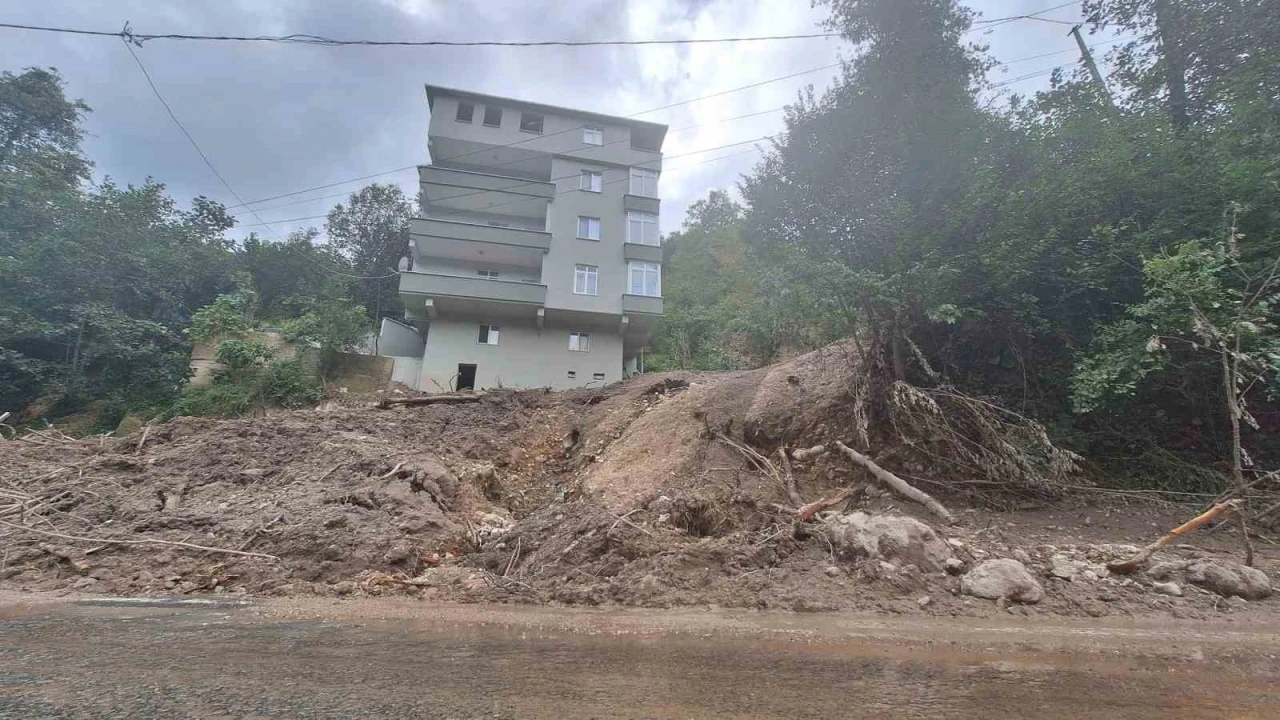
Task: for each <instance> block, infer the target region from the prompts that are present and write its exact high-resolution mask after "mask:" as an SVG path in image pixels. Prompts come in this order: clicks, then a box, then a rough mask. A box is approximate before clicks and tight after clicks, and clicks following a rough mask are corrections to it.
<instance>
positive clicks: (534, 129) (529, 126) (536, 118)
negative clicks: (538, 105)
mask: <svg viewBox="0 0 1280 720" xmlns="http://www.w3.org/2000/svg"><path fill="white" fill-rule="evenodd" d="M520 129H521V130H523V131H525V132H531V133H540V132H542V115H541V114H539V113H531V112H522V113H520Z"/></svg>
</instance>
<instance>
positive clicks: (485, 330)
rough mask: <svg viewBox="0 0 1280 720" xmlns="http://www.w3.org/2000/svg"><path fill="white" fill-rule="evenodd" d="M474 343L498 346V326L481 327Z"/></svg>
mask: <svg viewBox="0 0 1280 720" xmlns="http://www.w3.org/2000/svg"><path fill="white" fill-rule="evenodd" d="M476 342H478V343H480V344H481V345H497V344H498V326H497V325H481V326H480V333H479V335H478V336H477V337H476Z"/></svg>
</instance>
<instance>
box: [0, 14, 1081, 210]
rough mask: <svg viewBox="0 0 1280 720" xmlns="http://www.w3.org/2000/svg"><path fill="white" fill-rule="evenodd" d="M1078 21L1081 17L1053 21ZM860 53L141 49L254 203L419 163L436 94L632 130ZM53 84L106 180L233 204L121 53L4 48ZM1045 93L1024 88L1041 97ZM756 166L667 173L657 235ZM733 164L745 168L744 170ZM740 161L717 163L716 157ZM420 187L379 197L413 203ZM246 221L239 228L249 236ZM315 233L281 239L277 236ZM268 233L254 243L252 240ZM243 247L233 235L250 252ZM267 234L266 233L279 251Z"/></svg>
mask: <svg viewBox="0 0 1280 720" xmlns="http://www.w3.org/2000/svg"><path fill="white" fill-rule="evenodd" d="M972 4H973V5H974V6H975V7H977V8H978V9H979V10H981V11H982V12H983V13H984V14H985V16H987V17H994V16H1002V15H1010V14H1018V13H1025V12H1035V11H1038V10H1042V9H1044V8H1045V7H1049V6H1051V5H1053V4H1056V3H1053V2H1051V1H1050V0H1019V1H1017V2H1002V1H1000V0H981V1H978V2H974V3H972ZM1050 16H1051V17H1055V18H1059V19H1072V18H1075V17H1078V10H1077V9H1075V8H1064V9H1062V10H1059V11H1055V12H1054V13H1051V14H1050ZM823 17H824V12H823V11H822V10H821V9H819V10H813V9H810V8H808V7H806V6H805V4H802V3H797V2H794V1H793V0H758V1H756V2H750V3H747V2H741V1H740V0H580V1H579V2H575V3H561V2H550V1H547V2H530V1H525V2H513V1H510V0H485V2H452V1H449V2H446V1H444V0H385V1H383V2H361V3H350V2H343V1H341V0H309V1H304V0H280V1H277V2H260V1H254V0H240V1H238V2H236V1H223V2H217V3H213V2H209V3H205V2H201V3H174V2H162V1H161V0H121V1H118V2H113V3H94V4H84V3H79V2H74V1H73V0H47V1H45V2H40V3H17V2H9V3H7V4H0V18H3V20H4V21H6V22H17V23H30V24H43V25H64V26H73V27H87V28H93V29H105V30H116V29H119V28H120V27H121V26H122V25H123V23H124V21H125V20H126V19H128V20H131V21H132V22H133V24H134V26H135V29H136V30H137V31H138V32H186V33H225V34H271V35H274V34H284V33H291V32H298V33H310V34H315V35H325V36H330V37H339V38H378V39H427V38H432V39H436V38H439V39H502V40H524V39H542V38H557V39H602V38H634V39H642V38H649V37H659V36H669V37H722V36H730V35H753V34H776V33H784V32H785V33H791V32H812V31H814V30H815V29H816V26H817V23H819V22H820V21H821V20H822V18H823ZM1065 31H1066V28H1065V27H1064V26H1061V25H1050V24H1048V23H1036V22H1025V21H1024V22H1018V23H1011V24H1009V25H1002V26H1000V27H998V28H994V29H992V30H991V31H989V32H988V33H975V38H977V39H981V40H983V41H984V42H987V43H988V44H989V45H990V46H991V50H992V52H993V54H994V55H996V57H998V58H1001V59H1011V58H1015V57H1022V56H1026V55H1032V54H1037V53H1041V52H1049V51H1051V50H1057V49H1063V50H1070V49H1071V48H1072V47H1073V46H1072V44H1071V41H1070V38H1068V37H1067V36H1066V34H1065ZM842 49H843V50H844V52H846V53H847V52H848V50H847V48H845V47H844V46H843V45H842V44H841V43H838V42H835V41H822V40H812V41H789V42H774V43H759V44H752V45H716V46H705V45H700V46H693V47H688V46H686V47H644V48H538V49H509V48H358V47H350V48H327V47H317V46H303V45H276V44H248V43H237V44H232V43H201V42H172V41H154V42H149V43H147V44H146V45H145V46H144V47H143V48H141V49H136V50H135V51H136V52H137V53H138V56H139V57H140V58H141V59H142V61H143V62H144V63H145V64H146V66H147V68H148V70H149V71H150V72H151V74H152V77H153V78H154V80H155V82H156V85H157V86H158V87H159V88H160V91H161V92H162V93H163V94H164V95H165V98H166V99H167V100H168V101H169V103H170V105H172V106H173V109H174V111H175V113H176V114H177V115H178V117H179V118H180V119H181V120H182V121H183V123H184V124H185V125H186V127H187V129H188V130H189V131H190V132H191V133H192V135H193V136H194V137H195V138H196V140H197V141H198V142H199V143H200V145H201V147H202V148H203V149H204V151H205V152H206V154H207V155H209V157H210V158H211V159H212V161H213V162H214V164H215V166H216V167H217V168H218V169H219V171H220V172H221V173H222V175H223V176H224V177H226V178H227V180H228V181H229V182H230V183H231V184H232V186H233V187H234V188H235V189H236V191H237V192H238V193H239V194H240V196H241V197H243V198H244V199H246V200H253V199H258V198H263V197H268V196H273V195H279V194H282V193H288V192H293V191H295V190H300V189H303V188H307V187H312V186H317V185H323V184H327V183H333V182H337V181H341V180H345V179H349V178H352V177H356V176H360V175H368V174H372V173H377V172H382V171H386V170H390V169H392V168H396V167H400V166H406V165H411V164H414V163H419V162H425V161H426V159H427V156H426V128H427V120H428V116H427V108H426V102H425V97H424V95H423V90H422V85H423V83H426V82H431V83H438V84H443V85H450V86H456V87H464V88H472V89H475V90H478V91H482V92H486V93H492V94H497V95H510V96H515V97H520V98H527V99H531V100H538V101H542V102H547V103H552V104H558V105H567V106H571V107H580V108H584V109H591V110H597V111H600V112H606V113H612V114H622V115H625V114H630V113H635V112H639V111H642V110H645V109H648V108H652V107H656V106H659V105H664V104H666V103H670V102H675V101H679V100H683V99H687V98H692V97H697V96H701V95H705V94H708V93H713V92H717V91H719V90H724V89H728V88H732V87H737V86H741V85H745V84H748V83H752V82H756V81H759V80H762V79H766V78H770V77H778V76H781V75H785V74H788V73H793V72H799V71H802V70H806V69H809V68H814V67H818V66H820V65H824V64H829V63H832V62H835V60H836V58H837V57H838V55H839V53H840V52H841V51H842ZM1074 60H1075V56H1074V55H1073V54H1070V53H1064V54H1062V55H1059V56H1054V57H1051V58H1044V59H1041V60H1038V61H1028V62H1025V63H1020V64H1017V65H1015V66H1013V67H1010V68H1006V69H1001V70H998V71H997V73H998V74H996V75H993V78H995V79H997V80H999V79H1002V78H1009V77H1016V76H1017V75H1021V74H1024V73H1027V72H1033V71H1035V70H1039V69H1041V68H1044V67H1050V66H1052V65H1054V64H1058V63H1063V62H1072V61H1074ZM28 66H53V67H57V68H58V69H59V70H60V71H61V72H62V74H63V76H64V78H65V79H66V80H67V83H68V91H69V93H70V94H71V95H72V96H74V97H79V98H83V99H84V100H85V101H86V102H87V103H88V104H89V105H90V106H92V107H93V109H94V112H93V114H92V115H91V116H90V118H89V120H88V128H87V129H88V137H87V139H86V151H87V153H88V154H89V156H90V157H91V158H92V159H93V160H94V161H95V162H96V175H97V176H98V177H103V176H108V175H109V176H111V177H112V178H114V179H115V180H116V181H117V182H121V183H140V182H142V181H143V179H144V178H146V177H148V176H150V177H154V178H156V179H157V180H160V181H161V182H164V183H166V184H167V185H168V187H169V190H170V192H171V194H172V195H173V196H174V197H175V198H177V199H179V200H180V201H183V202H186V201H188V200H189V199H190V198H191V197H193V196H196V195H207V196H209V197H212V198H215V199H217V200H220V201H222V202H225V203H227V204H228V205H234V204H235V201H234V200H233V199H232V198H231V197H230V196H229V195H228V194H227V192H226V191H225V189H224V188H223V187H222V186H221V184H220V183H219V182H218V181H217V179H216V178H215V177H214V176H213V175H212V174H211V173H210V172H209V170H208V169H207V168H206V167H205V166H204V165H203V163H202V162H201V161H200V159H199V157H198V156H197V155H196V153H195V151H194V150H193V149H192V148H191V147H190V146H189V145H188V144H187V141H186V139H185V138H183V137H182V135H181V134H180V133H179V131H178V130H177V129H176V128H175V127H174V126H173V125H172V123H171V122H170V120H169V118H168V117H167V116H166V115H165V112H164V109H163V108H162V107H161V106H160V104H159V102H158V101H157V100H156V99H155V98H154V97H153V96H152V94H151V91H150V90H149V89H148V87H147V85H146V82H145V80H144V79H143V77H142V76H141V73H140V72H139V71H138V68H137V67H136V66H135V65H134V63H133V60H132V59H131V58H130V57H129V54H128V52H127V51H126V50H125V48H124V47H123V46H122V43H121V42H120V41H117V40H113V39H109V38H107V39H97V38H85V37H75V36H65V35H49V34H41V33H24V32H17V31H9V30H0V69H7V70H11V71H17V70H20V69H21V68H23V67H28ZM833 75H834V71H825V72H821V73H813V74H810V75H805V76H803V77H798V78H794V79H791V80H788V81H785V82H779V83H773V84H770V85H766V86H762V87H759V88H755V89H752V90H749V91H745V92H741V93H735V94H732V95H727V96H723V97H720V98H715V99H712V100H707V101H704V102H699V103H694V104H691V105H686V106H681V107H677V108H671V109H669V110H664V111H661V112H658V113H651V114H645V115H643V116H642V117H643V118H644V119H646V120H654V121H658V122H665V123H668V124H669V125H671V127H672V128H673V129H677V128H682V127H685V126H689V125H698V127H696V128H692V129H689V130H680V131H679V132H673V133H672V134H671V136H670V138H669V140H668V143H667V147H666V150H667V152H668V154H679V153H687V152H690V151H695V150H699V149H704V148H709V147H716V146H719V145H724V144H727V143H732V142H738V141H741V140H747V139H750V138H755V137H760V136H762V135H766V134H770V133H773V132H776V131H777V129H778V128H779V127H780V126H781V117H782V116H781V113H769V114H766V115H761V116H758V117H754V118H748V119H744V120H740V121H732V122H723V119H724V118H728V117H733V116H736V115H741V114H745V113H752V112H758V111H762V110H768V109H771V108H776V107H780V106H781V105H783V104H784V103H787V102H789V101H791V100H793V99H794V98H795V96H796V93H797V92H798V91H799V90H800V89H801V88H803V87H804V86H805V85H807V84H809V83H813V84H815V85H816V86H817V87H819V88H821V87H824V86H825V85H826V84H827V82H829V80H830V78H831V77H832V76H833ZM1042 86H1043V78H1041V79H1034V80H1028V81H1026V82H1023V83H1019V84H1018V85H1017V86H1015V87H1016V88H1017V89H1024V90H1031V89H1034V88H1036V87H1042ZM748 147H749V146H743V147H739V148H732V149H729V150H725V151H721V152H720V153H710V154H705V155H690V156H687V157H684V158H676V159H673V160H672V161H671V162H670V163H669V170H668V171H667V172H665V173H664V175H663V180H662V192H663V196H664V202H663V209H664V213H663V227H664V229H667V230H670V229H675V228H676V227H678V226H679V224H680V222H681V220H682V219H683V215H684V209H685V208H686V207H687V205H688V204H689V203H690V202H692V201H693V200H696V199H697V198H699V197H701V196H703V195H705V194H706V192H707V191H708V190H710V189H711V188H714V187H727V186H731V185H733V183H734V182H735V181H736V179H737V177H739V176H740V175H741V173H743V172H746V171H747V170H749V169H750V167H751V166H752V164H753V163H754V162H755V160H756V157H757V156H756V155H753V154H751V153H745V154H742V151H743V150H745V149H747V148H748ZM735 153H739V154H735ZM727 155H733V157H729V158H727V159H725V160H723V161H712V162H707V161H708V160H712V159H714V158H716V157H719V156H727ZM414 179H415V176H414V174H413V173H412V172H402V173H399V174H395V175H388V176H385V177H382V178H378V180H381V181H384V182H397V183H399V184H400V185H401V186H402V187H404V188H405V190H406V192H407V193H409V194H410V195H411V196H412V195H416V188H415V187H414V184H413V180H414ZM360 185H361V183H356V184H352V185H344V186H340V187H335V188H331V189H328V190H322V191H316V192H313V193H309V194H307V195H302V196H297V197H290V198H284V199H281V200H278V201H275V202H270V203H264V204H263V205H261V206H260V207H261V209H260V210H259V214H260V215H261V217H262V218H263V219H264V220H269V221H270V220H278V219H289V218H298V217H306V216H317V215H323V214H324V213H325V212H326V211H327V210H328V208H329V207H331V206H332V205H333V204H334V203H335V202H338V201H339V200H341V198H325V199H322V200H317V201H314V202H305V203H298V202H296V201H297V200H299V199H300V198H314V197H323V196H327V195H334V194H336V193H340V192H343V191H344V190H346V191H354V190H356V189H358V188H359V187H360ZM238 212H239V218H240V220H241V222H242V223H244V224H246V225H247V224H250V223H255V222H257V221H256V220H255V219H254V218H253V216H252V215H251V214H248V213H244V212H243V211H238ZM321 224H322V221H320V220H309V221H301V222H292V223H284V224H280V225H274V226H273V230H274V232H275V234H277V235H279V236H283V235H284V234H286V233H287V232H288V231H289V230H291V229H293V228H295V227H302V226H307V225H317V226H318V225H321ZM251 229H256V230H259V231H261V230H262V228H251ZM243 231H244V228H242V229H241V230H238V232H243ZM268 234H269V233H268Z"/></svg>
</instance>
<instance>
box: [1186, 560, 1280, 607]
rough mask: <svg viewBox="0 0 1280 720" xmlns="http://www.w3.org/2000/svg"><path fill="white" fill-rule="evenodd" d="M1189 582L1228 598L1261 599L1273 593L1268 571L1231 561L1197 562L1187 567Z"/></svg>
mask: <svg viewBox="0 0 1280 720" xmlns="http://www.w3.org/2000/svg"><path fill="white" fill-rule="evenodd" d="M1187 582H1189V583H1191V584H1192V585H1195V586H1196V587H1201V588H1204V589H1205V590H1209V591H1212V592H1215V593H1217V594H1219V595H1221V596H1223V597H1228V598H1229V597H1241V598H1244V599H1245V600H1261V599H1263V598H1266V597H1268V596H1270V595H1271V579H1270V578H1268V577H1267V574H1266V573H1264V572H1262V571H1261V570H1259V569H1257V568H1251V567H1248V566H1246V565H1241V564H1240V563H1237V562H1231V561H1224V560H1216V561H1213V562H1203V561H1202V562H1197V563H1195V564H1193V565H1191V566H1190V567H1188V568H1187Z"/></svg>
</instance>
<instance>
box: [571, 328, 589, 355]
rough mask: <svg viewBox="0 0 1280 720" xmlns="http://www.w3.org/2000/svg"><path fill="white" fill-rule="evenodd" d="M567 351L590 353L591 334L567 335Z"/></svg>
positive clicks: (576, 333) (577, 333)
mask: <svg viewBox="0 0 1280 720" xmlns="http://www.w3.org/2000/svg"><path fill="white" fill-rule="evenodd" d="M569 349H570V350H571V351H573V352H591V333H585V332H571V333H569Z"/></svg>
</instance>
